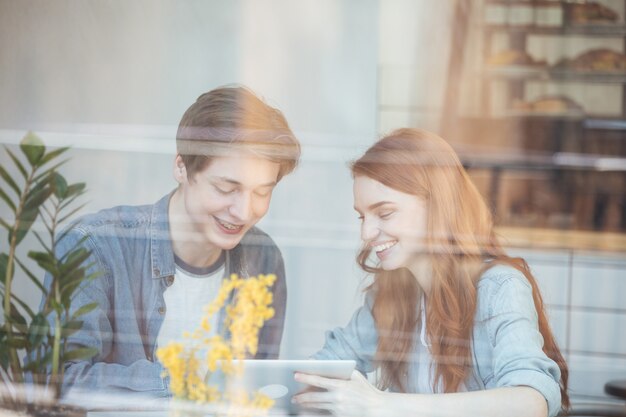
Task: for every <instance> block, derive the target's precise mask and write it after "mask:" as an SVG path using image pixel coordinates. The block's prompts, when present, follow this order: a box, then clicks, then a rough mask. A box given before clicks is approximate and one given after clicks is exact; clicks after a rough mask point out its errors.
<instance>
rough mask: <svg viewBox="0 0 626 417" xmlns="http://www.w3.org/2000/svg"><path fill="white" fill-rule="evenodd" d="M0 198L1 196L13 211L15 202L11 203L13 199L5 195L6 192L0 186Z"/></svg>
mask: <svg viewBox="0 0 626 417" xmlns="http://www.w3.org/2000/svg"><path fill="white" fill-rule="evenodd" d="M0 198H2V199H3V200H4V202H5V203H7V206H9V207H10V208H11V210H12V211H13V213H15V210H16V208H15V204H13V201H12V200H11V197H9V196H8V195H7V193H5V192H4V190H3V189H2V188H0Z"/></svg>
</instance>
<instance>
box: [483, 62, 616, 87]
mask: <svg viewBox="0 0 626 417" xmlns="http://www.w3.org/2000/svg"><path fill="white" fill-rule="evenodd" d="M481 73H482V75H483V76H484V77H487V78H499V79H509V80H518V81H524V80H543V81H557V82H581V83H595V84H626V71H624V72H621V71H620V72H618V71H575V70H568V69H559V68H549V67H539V66H535V67H533V66H522V65H508V66H501V67H489V68H487V69H485V70H484V71H482V72H481Z"/></svg>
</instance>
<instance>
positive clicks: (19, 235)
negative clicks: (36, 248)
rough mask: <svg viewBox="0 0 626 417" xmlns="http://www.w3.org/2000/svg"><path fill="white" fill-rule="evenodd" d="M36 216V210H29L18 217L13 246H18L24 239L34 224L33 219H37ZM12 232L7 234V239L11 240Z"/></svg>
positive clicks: (37, 212)
mask: <svg viewBox="0 0 626 417" xmlns="http://www.w3.org/2000/svg"><path fill="white" fill-rule="evenodd" d="M37 214H39V211H38V210H29V211H24V212H22V214H21V216H20V227H19V228H18V229H17V231H16V240H15V244H16V245H19V244H20V242H21V241H22V240H23V239H24V237H26V234H27V233H28V231H29V230H30V228H31V227H32V225H33V223H35V219H36V218H37ZM12 237H13V231H11V232H10V233H9V239H12Z"/></svg>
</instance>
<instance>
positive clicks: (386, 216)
mask: <svg viewBox="0 0 626 417" xmlns="http://www.w3.org/2000/svg"><path fill="white" fill-rule="evenodd" d="M392 214H393V211H386V212H384V213H380V214H379V215H378V216H379V217H380V218H381V219H388V218H389V217H391V215H392Z"/></svg>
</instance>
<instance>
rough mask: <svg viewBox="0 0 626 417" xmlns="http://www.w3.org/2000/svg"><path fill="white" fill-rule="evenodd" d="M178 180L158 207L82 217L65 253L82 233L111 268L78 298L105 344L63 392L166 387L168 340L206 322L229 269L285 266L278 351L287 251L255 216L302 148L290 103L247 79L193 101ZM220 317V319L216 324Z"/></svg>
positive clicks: (273, 325)
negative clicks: (275, 102) (271, 101)
mask: <svg viewBox="0 0 626 417" xmlns="http://www.w3.org/2000/svg"><path fill="white" fill-rule="evenodd" d="M176 144H177V152H178V154H177V156H176V159H175V162H174V178H175V179H176V181H177V182H178V184H179V185H178V188H177V189H175V190H174V191H173V192H171V193H170V194H168V195H166V196H164V197H163V198H162V199H161V200H159V201H158V202H156V203H155V204H154V205H149V206H137V207H131V206H120V207H114V208H111V209H107V210H103V211H100V212H98V213H96V214H93V215H88V216H85V217H83V218H82V219H81V220H79V221H78V222H77V223H76V224H74V225H73V226H72V231H71V233H69V234H68V235H67V237H66V238H64V239H63V241H62V245H60V248H59V252H60V254H62V253H64V252H66V251H67V250H69V248H71V247H73V245H74V244H76V242H78V241H80V240H81V239H84V243H83V245H85V247H87V248H88V249H89V250H91V252H92V254H91V257H90V259H89V260H88V261H87V262H93V267H92V268H91V269H90V271H89V272H91V271H94V270H98V271H101V274H102V275H101V276H100V277H98V278H96V279H95V280H93V281H91V282H90V283H89V284H87V285H86V286H85V288H83V289H82V291H80V290H79V291H78V292H77V293H78V294H79V295H78V296H77V299H75V301H74V302H73V305H74V306H76V307H79V306H82V305H85V304H87V303H92V302H97V303H98V304H99V307H98V308H97V309H96V310H94V311H92V312H90V313H89V314H87V315H85V316H84V323H83V326H82V328H81V330H80V331H78V332H77V333H75V334H74V335H72V336H71V338H70V343H71V344H73V345H81V346H89V347H95V348H97V349H98V352H99V353H98V355H97V356H95V357H94V358H93V359H91V360H88V361H85V360H78V361H75V362H72V363H71V364H70V365H69V366H68V367H67V368H66V370H65V381H64V391H66V390H67V389H68V388H69V387H70V386H75V387H79V388H82V389H87V390H100V389H102V390H109V389H111V390H116V391H117V390H119V389H122V390H124V391H127V390H130V391H140V392H144V393H149V394H156V395H163V396H166V395H168V380H167V378H163V377H162V372H163V368H162V366H161V365H160V364H159V363H158V362H157V360H156V359H155V351H156V348H157V347H158V346H163V345H164V344H166V343H167V342H168V341H169V340H172V339H176V338H180V337H181V335H182V332H183V331H185V330H189V331H192V330H193V329H195V328H196V327H197V326H198V324H199V323H200V317H201V316H202V314H203V311H202V307H203V306H204V305H206V304H208V303H209V302H210V301H212V299H213V298H214V297H215V296H216V295H217V291H218V289H219V287H220V285H221V281H222V278H223V277H227V276H230V274H231V273H237V274H239V275H240V276H242V277H247V276H255V275H258V274H276V276H277V280H276V282H275V283H274V285H273V287H272V291H273V296H274V302H273V307H274V309H275V316H274V317H273V318H272V319H271V320H269V321H268V322H266V324H265V326H264V327H263V328H262V329H261V331H260V335H259V349H258V354H257V355H256V358H259V359H263V358H276V357H277V356H278V351H279V346H280V341H281V337H282V332H283V323H284V315H285V303H286V287H285V271H284V266H283V260H282V257H281V254H280V251H279V249H278V248H277V247H276V245H275V244H274V242H273V241H272V239H271V238H270V237H269V236H268V235H266V234H265V233H263V232H262V231H261V230H259V229H257V228H255V227H254V225H255V224H256V223H257V222H258V221H259V220H260V219H261V218H262V217H263V216H264V215H265V213H266V212H267V210H268V208H269V204H270V199H271V197H272V191H273V189H274V187H275V186H276V185H277V183H278V182H279V181H280V180H281V178H282V177H283V176H285V175H287V174H288V173H290V172H291V171H292V170H293V169H294V168H295V166H296V164H297V162H298V159H299V156H300V146H299V143H298V141H297V139H296V138H295V136H294V135H293V133H292V131H291V130H290V128H289V126H288V124H287V121H286V120H285V118H284V116H283V115H282V113H281V112H280V111H279V110H277V109H275V108H272V107H270V106H268V105H267V104H265V103H264V102H263V101H261V100H260V99H259V98H258V97H256V96H255V95H254V94H253V93H252V92H250V91H249V90H247V89H245V88H243V87H224V88H218V89H215V90H212V91H209V92H208V93H205V94H203V95H201V96H200V97H199V98H198V99H197V101H196V102H195V103H194V104H192V105H191V107H189V109H188V110H187V111H186V112H185V114H184V115H183V117H182V120H181V122H180V125H179V128H178V133H177V135H176ZM220 322H221V320H220V319H219V317H218V318H216V320H214V323H213V324H214V326H213V328H216V327H219V323H220Z"/></svg>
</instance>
